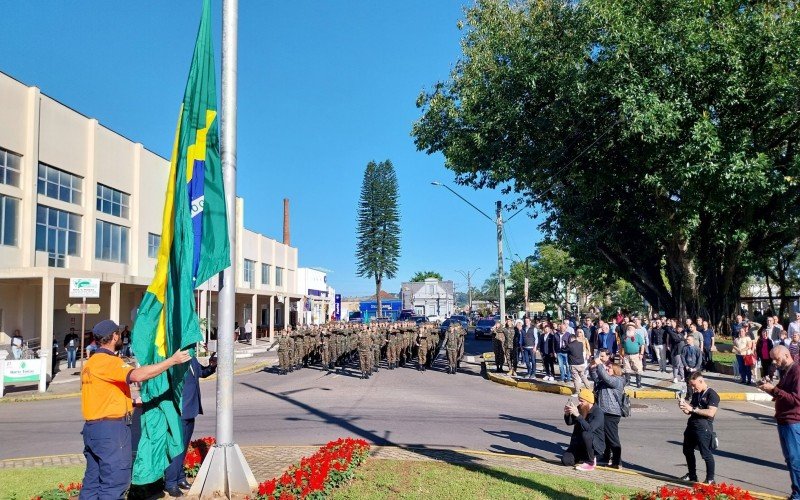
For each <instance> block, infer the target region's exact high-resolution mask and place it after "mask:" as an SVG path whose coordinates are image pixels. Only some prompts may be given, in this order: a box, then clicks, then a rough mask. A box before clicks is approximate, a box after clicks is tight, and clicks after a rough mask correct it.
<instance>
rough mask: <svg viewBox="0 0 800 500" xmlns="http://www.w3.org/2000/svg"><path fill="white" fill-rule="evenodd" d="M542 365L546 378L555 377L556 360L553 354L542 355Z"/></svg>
mask: <svg viewBox="0 0 800 500" xmlns="http://www.w3.org/2000/svg"><path fill="white" fill-rule="evenodd" d="M542 364H544V375H545V376H546V377H555V376H556V358H555V354H543V355H542Z"/></svg>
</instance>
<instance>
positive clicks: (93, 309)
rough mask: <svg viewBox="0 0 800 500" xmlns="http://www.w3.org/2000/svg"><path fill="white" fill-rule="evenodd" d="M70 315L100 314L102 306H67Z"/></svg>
mask: <svg viewBox="0 0 800 500" xmlns="http://www.w3.org/2000/svg"><path fill="white" fill-rule="evenodd" d="M67 313H68V314H100V304H67Z"/></svg>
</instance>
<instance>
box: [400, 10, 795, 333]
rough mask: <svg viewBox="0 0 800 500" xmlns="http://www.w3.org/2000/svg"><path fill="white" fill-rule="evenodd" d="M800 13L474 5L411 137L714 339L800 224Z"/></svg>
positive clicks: (460, 175)
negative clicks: (506, 195)
mask: <svg viewBox="0 0 800 500" xmlns="http://www.w3.org/2000/svg"><path fill="white" fill-rule="evenodd" d="M797 9H798V7H797V4H796V2H785V1H759V2H741V1H730V0H639V1H637V2H628V1H624V0H583V1H581V2H567V1H563V0H529V1H515V2H509V1H508V0H478V1H477V3H476V5H475V6H474V7H473V8H471V9H469V10H468V11H467V14H466V21H465V23H464V29H465V34H464V38H463V41H462V52H463V55H462V57H461V59H460V60H459V61H458V62H457V63H456V64H455V66H454V69H453V71H452V74H451V78H450V79H449V80H448V81H445V82H440V83H437V84H436V85H435V87H434V88H433V89H432V90H431V91H429V92H426V93H423V94H422V95H421V96H420V99H419V101H418V105H419V106H420V107H421V109H422V117H421V118H420V119H419V121H418V122H417V123H415V125H414V127H413V131H412V134H413V136H414V138H415V141H416V145H417V147H418V148H419V149H420V150H424V151H427V152H428V153H437V152H440V153H443V154H444V157H445V161H446V166H447V167H448V168H450V169H451V170H453V171H454V172H455V174H456V180H457V181H458V182H459V183H461V184H467V185H471V186H474V187H477V188H481V187H497V186H502V187H505V188H506V189H507V190H509V191H514V192H516V193H518V194H519V196H520V201H522V202H524V203H527V204H529V205H530V206H531V207H532V209H533V210H543V211H544V212H545V213H546V214H547V217H546V218H545V220H544V222H543V224H542V227H543V228H544V229H545V230H546V232H547V233H548V234H549V235H550V236H551V237H552V238H553V239H554V240H556V241H558V242H559V243H560V244H561V245H563V246H564V247H566V248H567V249H568V251H569V254H570V255H572V256H573V257H574V258H575V259H576V260H577V261H578V262H580V263H586V264H589V265H591V266H592V267H595V268H603V267H607V268H608V269H609V270H610V271H611V273H610V274H614V275H616V276H619V277H622V278H624V279H625V280H627V281H628V282H630V283H631V284H632V285H633V286H634V287H635V288H636V290H637V291H638V292H639V293H640V294H641V295H643V296H644V297H645V298H646V299H647V300H648V302H650V303H651V304H652V305H654V306H656V307H658V308H661V309H664V310H665V311H666V313H667V314H669V315H686V314H692V315H694V314H697V313H705V314H708V315H709V316H710V318H711V319H712V321H714V322H718V321H721V320H722V318H723V317H724V316H726V315H729V314H730V313H731V312H732V311H733V309H734V307H735V304H736V299H737V295H738V291H739V288H740V285H741V284H742V283H743V281H744V280H745V279H746V277H747V276H748V275H749V274H750V273H751V272H752V270H754V269H756V268H757V267H758V266H759V264H760V262H761V261H762V259H763V258H764V256H767V255H775V254H776V252H778V251H779V249H781V248H783V247H784V246H785V244H786V243H787V242H788V241H790V240H791V239H792V237H793V236H795V235H796V228H797V224H798V221H800V203H798V202H799V201H800V186H798V181H797V179H798V178H800V160H798V156H797V147H798V139H800V114H799V113H798V110H800V92H798V91H797V89H798V88H800V64H798V63H797V61H798V60H800V17H799V16H798V11H797Z"/></svg>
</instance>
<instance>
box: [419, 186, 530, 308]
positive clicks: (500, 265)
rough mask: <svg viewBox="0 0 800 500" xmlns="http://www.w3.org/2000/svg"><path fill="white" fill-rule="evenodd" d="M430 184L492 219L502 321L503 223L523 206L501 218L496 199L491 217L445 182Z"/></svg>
mask: <svg viewBox="0 0 800 500" xmlns="http://www.w3.org/2000/svg"><path fill="white" fill-rule="evenodd" d="M431 184H432V185H434V186H440V187H443V188H445V189H447V190H448V191H450V192H451V193H453V194H454V195H456V196H458V197H459V198H460V199H461V201H463V202H464V203H466V204H467V205H469V206H471V207H472V208H474V209H475V210H477V211H478V213H480V214H481V215H483V216H484V217H486V218H487V219H489V220H490V221H492V222H493V223H494V224H495V226H496V227H497V285H498V286H497V288H498V291H499V295H500V320H501V321H504V320H505V317H506V279H505V272H504V271H503V224H504V223H506V222H508V221H510V220H511V219H512V218H513V217H514V216H516V215H517V214H518V213H520V212H522V210H524V207H523V208H521V209H519V210H518V211H517V212H516V213H514V214H513V215H511V217H509V218H508V219H506V220H503V213H502V209H503V204H502V202H500V201H498V202H497V203H496V205H495V218H494V219H492V218H491V217H489V216H488V215H487V214H486V212H484V211H483V210H481V209H480V208H478V207H476V206H475V205H473V204H472V203H471V202H470V201H469V200H468V199H466V198H464V197H463V196H461V195H460V194H458V193H456V192H455V191H453V190H452V189H450V186H448V185H447V184H442V183H441V182H439V181H433V182H431Z"/></svg>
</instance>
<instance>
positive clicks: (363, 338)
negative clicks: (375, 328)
mask: <svg viewBox="0 0 800 500" xmlns="http://www.w3.org/2000/svg"><path fill="white" fill-rule="evenodd" d="M357 348H358V364H359V367H360V368H361V378H369V376H370V374H371V373H372V366H371V362H372V333H371V332H370V331H369V330H368V329H366V328H363V329H361V330H360V331H359V332H358V336H357Z"/></svg>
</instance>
